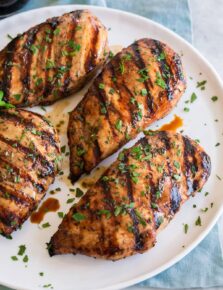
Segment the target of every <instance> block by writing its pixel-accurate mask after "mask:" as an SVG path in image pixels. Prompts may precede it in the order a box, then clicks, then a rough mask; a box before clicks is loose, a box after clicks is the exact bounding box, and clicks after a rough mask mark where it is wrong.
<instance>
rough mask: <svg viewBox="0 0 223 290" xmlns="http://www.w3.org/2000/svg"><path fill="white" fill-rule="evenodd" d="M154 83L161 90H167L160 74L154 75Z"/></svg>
mask: <svg viewBox="0 0 223 290" xmlns="http://www.w3.org/2000/svg"><path fill="white" fill-rule="evenodd" d="M155 83H156V84H157V85H158V86H159V87H161V88H162V89H166V88H167V86H166V83H165V81H164V79H163V78H162V76H161V74H160V72H157V73H156V81H155Z"/></svg>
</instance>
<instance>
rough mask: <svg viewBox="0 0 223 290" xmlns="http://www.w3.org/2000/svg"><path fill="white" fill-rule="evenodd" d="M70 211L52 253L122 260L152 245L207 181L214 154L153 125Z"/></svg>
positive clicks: (178, 135) (183, 137)
mask: <svg viewBox="0 0 223 290" xmlns="http://www.w3.org/2000/svg"><path fill="white" fill-rule="evenodd" d="M146 134H147V135H146V136H145V137H144V138H142V139H140V140H139V141H138V142H137V143H136V144H135V146H133V147H132V148H129V149H126V150H123V151H122V153H120V155H119V158H118V160H117V161H115V162H114V163H113V164H112V165H111V167H110V168H109V169H108V170H107V171H106V172H105V173H104V174H103V176H102V177H101V178H100V179H99V180H98V181H97V182H96V184H95V185H94V186H93V187H91V188H90V189H89V190H88V191H87V193H86V194H85V196H84V197H83V198H82V199H81V201H80V202H79V203H78V204H76V205H74V206H73V207H72V208H71V210H70V212H69V213H68V214H67V215H66V216H65V218H64V220H63V221H62V224H61V225H60V226H59V229H58V231H57V232H56V233H55V234H54V236H53V237H52V239H51V241H50V243H49V253H50V255H51V256H53V255H58V254H68V253H73V254H77V253H80V254H84V255H88V256H92V257H98V258H103V259H110V260H118V259H121V258H125V257H128V256H130V255H133V254H136V253H143V252H145V251H146V250H148V249H149V248H151V247H153V246H154V245H155V242H156V235H157V231H158V230H160V229H161V228H163V227H164V225H166V224H167V223H168V222H169V221H170V220H171V219H172V218H173V217H174V215H175V214H176V213H177V211H178V210H179V209H180V207H181V205H182V204H183V203H184V202H185V201H186V200H187V199H188V198H189V197H190V196H191V195H194V194H195V192H196V191H198V190H200V189H201V188H202V187H203V185H204V184H205V182H206V181H207V179H208V177H209V174H210V170H211V163H210V158H209V156H208V155H207V154H206V153H205V151H204V150H203V149H202V148H201V146H200V145H198V144H197V143H196V142H195V141H193V140H191V139H190V138H188V137H185V136H182V135H181V134H174V133H170V132H167V131H157V132H153V131H148V132H147V133H146Z"/></svg>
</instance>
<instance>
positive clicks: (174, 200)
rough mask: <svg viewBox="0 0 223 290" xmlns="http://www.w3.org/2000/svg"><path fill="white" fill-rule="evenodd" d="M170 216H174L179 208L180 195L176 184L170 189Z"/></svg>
mask: <svg viewBox="0 0 223 290" xmlns="http://www.w3.org/2000/svg"><path fill="white" fill-rule="evenodd" d="M170 194H171V214H172V215H174V214H175V213H176V212H177V211H178V210H179V208H180V203H181V194H180V192H179V188H178V186H177V184H176V183H174V184H173V186H172V188H171V193H170Z"/></svg>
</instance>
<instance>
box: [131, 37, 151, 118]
mask: <svg viewBox="0 0 223 290" xmlns="http://www.w3.org/2000/svg"><path fill="white" fill-rule="evenodd" d="M131 48H132V50H133V53H134V57H133V60H134V62H135V64H136V66H137V67H138V68H139V70H142V69H145V68H146V65H145V63H144V61H143V58H142V57H141V54H140V47H139V45H138V43H137V42H134V43H133V44H132V45H131ZM148 83H149V85H148ZM144 85H145V88H146V90H147V106H148V109H149V111H150V113H151V114H153V113H154V109H153V106H154V103H153V96H152V95H151V93H150V88H149V86H151V87H153V84H152V82H151V80H150V78H149V79H148V80H146V81H144Z"/></svg>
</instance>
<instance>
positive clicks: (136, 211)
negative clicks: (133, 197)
mask: <svg viewBox="0 0 223 290" xmlns="http://www.w3.org/2000/svg"><path fill="white" fill-rule="evenodd" d="M135 213H136V216H137V218H138V221H139V223H140V224H141V225H143V226H144V227H145V226H146V221H145V219H144V218H143V217H142V215H141V214H140V212H139V211H138V210H135Z"/></svg>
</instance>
